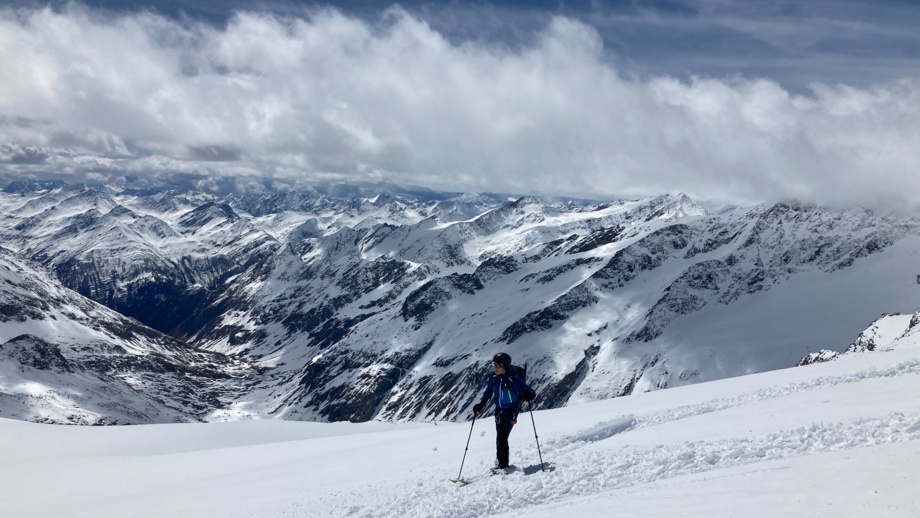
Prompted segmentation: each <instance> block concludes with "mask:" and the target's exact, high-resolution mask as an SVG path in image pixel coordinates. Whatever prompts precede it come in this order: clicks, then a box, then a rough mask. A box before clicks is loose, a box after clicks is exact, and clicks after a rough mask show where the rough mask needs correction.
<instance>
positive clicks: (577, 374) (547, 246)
mask: <svg viewBox="0 0 920 518" xmlns="http://www.w3.org/2000/svg"><path fill="white" fill-rule="evenodd" d="M371 192H372V191H369V190H368V188H367V187H366V186H364V187H355V188H353V189H348V188H337V189H317V190H312V191H305V192H288V193H274V194H270V195H265V196H254V195H247V196H228V197H216V196H213V195H208V194H205V193H195V192H188V191H181V192H180V191H166V190H148V191H122V192H114V191H110V190H107V189H105V188H99V187H87V186H69V185H65V184H61V183H49V182H44V183H41V182H38V183H37V182H14V183H13V184H10V186H9V187H8V188H7V189H6V190H5V191H4V193H2V194H0V246H2V249H0V282H2V285H0V417H12V418H18V419H28V420H35V421H46V422H61V423H80V424H124V423H144V422H170V421H197V420H225V419H243V418H284V419H302V420H352V421H364V420H370V419H387V420H410V419H414V420H431V419H439V420H440V419H463V418H465V417H466V416H468V415H469V412H470V408H471V406H472V404H473V402H474V401H475V400H478V394H479V391H480V388H481V386H482V385H483V383H484V379H485V376H486V375H487V373H488V372H489V360H490V358H491V357H492V355H493V354H495V353H496V352H498V351H504V352H507V353H509V354H510V355H511V356H512V357H513V358H514V361H515V363H517V364H525V363H526V364H527V365H528V372H529V375H528V380H529V382H530V383H531V384H532V385H534V386H535V388H537V390H538V391H539V393H540V398H539V399H538V401H537V404H538V406H539V407H558V406H563V405H567V404H573V403H577V402H582V401H589V400H595V399H601V398H609V397H616V396H622V395H626V394H631V393H634V392H637V391H647V390H656V389H661V388H666V387H672V386H677V385H684V384H689V383H698V382H702V381H708V380H714V379H719V378H724V377H729V376H738V375H743V374H747V373H753V372H760V371H764V370H770V369H777V368H782V367H788V366H792V365H795V364H796V363H797V362H799V361H800V359H802V358H803V357H805V356H806V355H808V354H810V353H815V352H817V351H819V350H820V349H834V350H842V349H844V348H846V347H847V345H848V344H851V343H854V338H855V337H859V336H861V333H863V331H864V330H866V326H867V325H870V324H872V325H875V326H876V328H877V327H878V325H879V324H878V323H873V322H874V321H875V320H876V319H877V318H879V316H880V315H883V314H884V315H887V314H890V313H909V314H913V312H914V311H915V310H916V307H917V306H918V305H920V304H918V301H920V296H918V295H920V285H918V283H917V278H918V277H917V276H918V274H920V262H918V253H920V221H918V220H915V219H905V218H894V217H883V216H878V215H875V214H873V213H871V212H869V211H865V210H862V209H856V208H854V209H852V210H831V209H828V208H822V207H816V206H810V205H802V204H792V203H780V204H772V205H763V206H756V207H752V208H739V209H732V210H727V211H723V212H720V213H718V214H708V213H707V212H706V210H705V209H703V207H701V206H700V205H698V204H697V203H695V202H694V201H693V200H691V199H690V198H688V197H687V196H685V195H664V196H659V197H655V198H649V199H642V200H623V201H614V202H604V203H601V202H592V201H585V200H547V199H541V198H533V197H523V198H515V199H509V198H508V197H506V196H500V195H488V194H485V195H483V194H465V195H445V194H437V193H413V192H408V191H393V190H383V191H378V192H376V193H373V194H371ZM902 320H903V318H902ZM891 322H894V321H888V323H891ZM902 323H904V322H901V321H900V320H898V321H897V322H896V324H897V326H901V324H902ZM888 327H890V326H888ZM870 330H871V327H870ZM870 330H866V331H867V332H869V331H870ZM884 331H885V335H886V336H887V335H889V334H891V331H890V330H888V329H887V327H885V330H884ZM877 335H878V333H876V334H875V335H873V334H871V333H870V334H869V335H866V334H865V333H863V336H864V337H868V338H865V340H863V341H864V342H865V341H866V340H869V339H870V338H872V337H874V336H877ZM857 342H858V340H857ZM854 347H855V346H854ZM864 349H865V348H864ZM825 356H828V355H827V354H825ZM830 356H832V355H830ZM805 363H808V362H807V361H806V362H805Z"/></svg>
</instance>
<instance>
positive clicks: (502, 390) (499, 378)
mask: <svg viewBox="0 0 920 518" xmlns="http://www.w3.org/2000/svg"><path fill="white" fill-rule="evenodd" d="M514 370H515V369H514V367H513V366H512V367H511V368H510V369H509V371H510V373H507V374H495V373H494V372H493V373H491V374H489V379H488V382H487V383H486V390H485V392H483V393H482V399H480V400H479V402H480V403H482V404H485V403H486V402H487V401H488V400H489V398H492V400H493V402H494V403H495V408H496V409H498V410H511V411H514V413H515V415H517V412H518V411H519V409H520V406H521V403H522V402H523V401H524V400H523V396H524V394H530V395H531V396H536V394H537V393H536V392H535V391H534V390H533V389H532V388H530V387H528V386H527V383H525V382H524V380H523V379H521V377H520V376H515V375H514V374H513V372H514Z"/></svg>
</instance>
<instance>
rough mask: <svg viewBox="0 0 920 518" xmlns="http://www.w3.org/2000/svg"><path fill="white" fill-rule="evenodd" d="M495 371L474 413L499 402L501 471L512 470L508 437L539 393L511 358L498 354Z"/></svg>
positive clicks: (497, 453) (497, 422) (497, 436)
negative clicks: (510, 467)
mask: <svg viewBox="0 0 920 518" xmlns="http://www.w3.org/2000/svg"><path fill="white" fill-rule="evenodd" d="M492 366H493V367H494V369H495V372H494V373H492V374H490V375H489V379H488V382H487V383H486V389H485V392H483V393H482V399H480V401H479V403H478V404H476V405H474V406H473V412H475V413H476V414H479V413H480V412H482V410H483V409H484V408H485V407H486V404H487V403H488V401H489V398H491V399H492V400H493V401H494V403H495V456H496V457H497V459H498V466H497V467H498V469H505V468H507V467H508V456H509V450H508V436H509V435H510V434H511V428H513V427H514V425H515V424H516V423H517V416H518V413H519V412H520V411H521V409H520V407H521V404H522V403H523V402H524V401H533V400H534V398H535V397H537V393H536V392H535V391H534V390H533V389H532V388H530V387H529V386H527V383H526V382H525V381H524V378H523V371H521V372H522V373H521V374H520V375H519V374H517V371H518V370H519V369H518V367H514V366H512V365H511V356H509V355H507V354H505V353H498V354H496V355H495V356H494V357H493V358H492Z"/></svg>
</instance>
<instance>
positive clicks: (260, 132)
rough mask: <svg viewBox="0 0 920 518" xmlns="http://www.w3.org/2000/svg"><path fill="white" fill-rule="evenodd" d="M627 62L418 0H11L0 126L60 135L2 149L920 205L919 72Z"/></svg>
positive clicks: (199, 166)
mask: <svg viewBox="0 0 920 518" xmlns="http://www.w3.org/2000/svg"><path fill="white" fill-rule="evenodd" d="M614 63H615V60H614V59H611V56H610V53H609V51H608V50H606V49H605V47H604V43H603V39H602V38H601V36H600V34H599V33H598V32H597V30H595V29H594V28H593V27H591V26H589V25H587V24H585V23H583V22H580V21H577V20H573V19H570V18H565V17H554V18H552V19H550V20H549V22H548V23H547V25H545V26H544V27H543V28H542V29H541V30H540V32H539V33H537V34H536V35H535V37H534V38H533V40H532V41H531V42H529V43H528V44H526V45H522V46H520V47H513V48H511V47H508V46H504V45H500V44H493V43H488V42H481V41H477V40H467V41H461V42H457V41H451V40H450V39H448V38H446V37H445V36H444V35H443V34H441V33H439V32H438V31H436V30H434V29H433V28H432V27H431V26H430V25H429V24H428V23H426V22H425V21H424V20H422V19H421V18H419V17H417V16H414V15H413V14H411V13H409V12H407V11H404V10H401V9H399V8H393V9H391V10H389V11H387V12H386V13H385V14H384V15H383V16H381V17H380V18H379V19H376V20H373V21H370V22H369V21H365V20H361V19H358V18H354V17H349V16H347V15H344V14H342V13H340V12H337V11H334V10H329V9H325V10H316V11H312V12H309V13H306V14H304V15H303V16H300V17H294V16H279V15H272V14H265V13H252V12H240V13H237V14H236V15H234V16H233V17H232V18H230V19H229V20H228V22H227V23H226V24H225V25H221V26H219V27H218V26H213V25H208V24H205V23H201V22H197V21H195V20H189V19H185V20H179V21H177V20H174V19H169V18H165V17H161V16H158V15H155V14H151V13H133V14H124V13H122V14H112V13H107V12H102V11H93V10H89V9H87V8H83V7H79V6H75V5H71V6H70V7H68V8H66V9H64V10H62V11H54V10H51V9H43V10H11V9H6V10H0V77H3V78H4V79H3V80H2V81H0V144H5V146H6V147H4V148H3V149H4V150H11V149H26V148H29V149H40V150H45V151H42V152H41V153H39V154H36V155H34V156H35V159H34V160H33V162H31V163H30V162H28V160H26V161H25V162H18V163H15V164H14V163H13V162H12V160H11V159H8V160H6V161H2V160H0V162H2V164H0V170H3V171H6V172H7V173H8V174H13V173H15V174H25V173H31V174H49V173H53V174H56V175H59V176H60V175H65V176H66V175H68V174H69V175H74V176H76V177H80V178H84V177H86V176H87V175H89V174H93V175H100V174H102V175H111V176H112V177H113V178H123V177H124V176H125V175H128V176H132V177H136V176H144V175H146V176H150V177H154V178H155V177H160V176H163V177H164V178H165V177H166V175H174V174H181V175H186V176H185V177H186V178H199V179H200V178H209V179H211V180H210V182H204V183H202V185H215V186H223V187H220V188H225V187H226V185H228V180H225V179H226V178H231V177H236V178H250V179H249V180H240V181H236V182H235V184H236V185H240V186H243V185H257V186H260V185H264V182H263V181H262V180H261V179H266V178H267V179H277V180H280V181H287V182H296V181H308V180H313V179H316V180H328V179H345V180H354V181H385V182H392V183H397V184H411V185H420V186H425V187H430V188H435V189H450V190H469V191H481V190H489V191H498V192H512V193H536V194H541V193H542V194H558V195H572V196H582V197H620V196H644V195H651V194H660V193H663V192H676V191H683V192H686V193H688V194H690V195H692V196H694V197H697V198H699V199H703V200H712V201H719V202H728V203H753V202H760V201H773V200H780V199H788V198H798V199H803V200H808V201H816V202H819V203H846V204H849V203H859V204H863V205H869V206H885V205H890V204H891V203H892V200H895V201H896V202H897V203H900V204H905V205H911V206H914V205H917V204H920V175H918V174H917V164H920V151H918V150H920V117H918V115H920V82H918V81H917V80H916V79H911V78H905V79H904V80H901V81H895V82H890V83H887V84H883V85H880V86H875V87H871V88H857V87H851V86H843V85H837V86H828V85H821V84H815V85H814V86H813V89H812V90H811V91H810V92H809V93H808V95H801V94H794V93H791V92H789V91H788V90H786V89H784V88H783V87H782V86H780V85H779V84H778V83H776V82H775V81H772V80H769V79H760V78H744V77H740V76H738V77H732V78H727V79H726V78H713V77H702V76H701V77H691V78H689V79H680V78H677V77H673V76H668V75H657V76H650V77H636V76H633V75H631V74H627V73H625V72H624V71H623V70H620V69H618V68H617V67H616V65H615V64H614ZM12 146H15V147H12ZM30 146H31V148H30ZM0 153H7V154H11V152H7V151H2V152H0ZM4 156H5V155H4ZM39 158H41V159H40V160H39ZM231 183H233V182H231ZM215 188H216V187H215Z"/></svg>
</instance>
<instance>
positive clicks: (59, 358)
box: [0, 248, 248, 424]
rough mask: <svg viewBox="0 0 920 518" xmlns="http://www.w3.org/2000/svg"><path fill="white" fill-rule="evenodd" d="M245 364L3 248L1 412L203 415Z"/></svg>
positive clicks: (77, 417) (57, 417) (158, 418)
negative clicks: (82, 291)
mask: <svg viewBox="0 0 920 518" xmlns="http://www.w3.org/2000/svg"><path fill="white" fill-rule="evenodd" d="M247 369H248V366H247V365H246V364H245V363H242V362H239V361H235V360H232V359H229V358H226V357H224V356H222V355H218V354H213V353H208V352H204V351H199V350H195V349H192V348H190V347H188V346H187V345H186V344H184V343H182V342H180V341H178V340H175V339H173V338H170V337H168V336H166V335H163V334H161V333H159V332H157V331H155V330H153V329H150V328H147V327H145V326H143V325H141V324H140V323H139V322H137V321H135V320H132V319H129V318H126V317H124V316H122V315H120V314H118V313H116V312H115V311H112V310H110V309H108V308H106V307H104V306H101V305H99V304H97V303H95V302H92V301H90V300H88V299H86V298H84V297H82V296H80V295H79V294H77V293H75V292H73V291H71V290H69V289H67V288H65V287H64V286H62V285H61V284H60V282H59V281H57V280H56V279H53V278H50V277H49V275H48V274H47V273H46V272H45V271H43V270H42V269H40V268H39V267H37V266H36V265H32V264H29V263H28V262H25V261H23V260H21V259H19V258H17V257H15V256H14V255H13V254H12V253H11V252H9V251H8V250H5V249H2V248H0V416H2V417H5V418H16V419H25V420H30V421H37V422H49V423H69V424H137V423H163V422H184V421H200V420H201V419H202V416H203V414H204V413H205V412H206V411H207V410H210V409H211V408H213V407H214V406H219V405H221V404H222V403H221V399H220V398H221V397H222V396H227V394H228V393H230V392H232V391H231V388H232V387H233V386H234V382H238V381H239V379H240V378H242V377H243V375H244V374H245V373H246V370H247ZM228 399H231V400H232V399H233V397H232V396H230V397H228Z"/></svg>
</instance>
